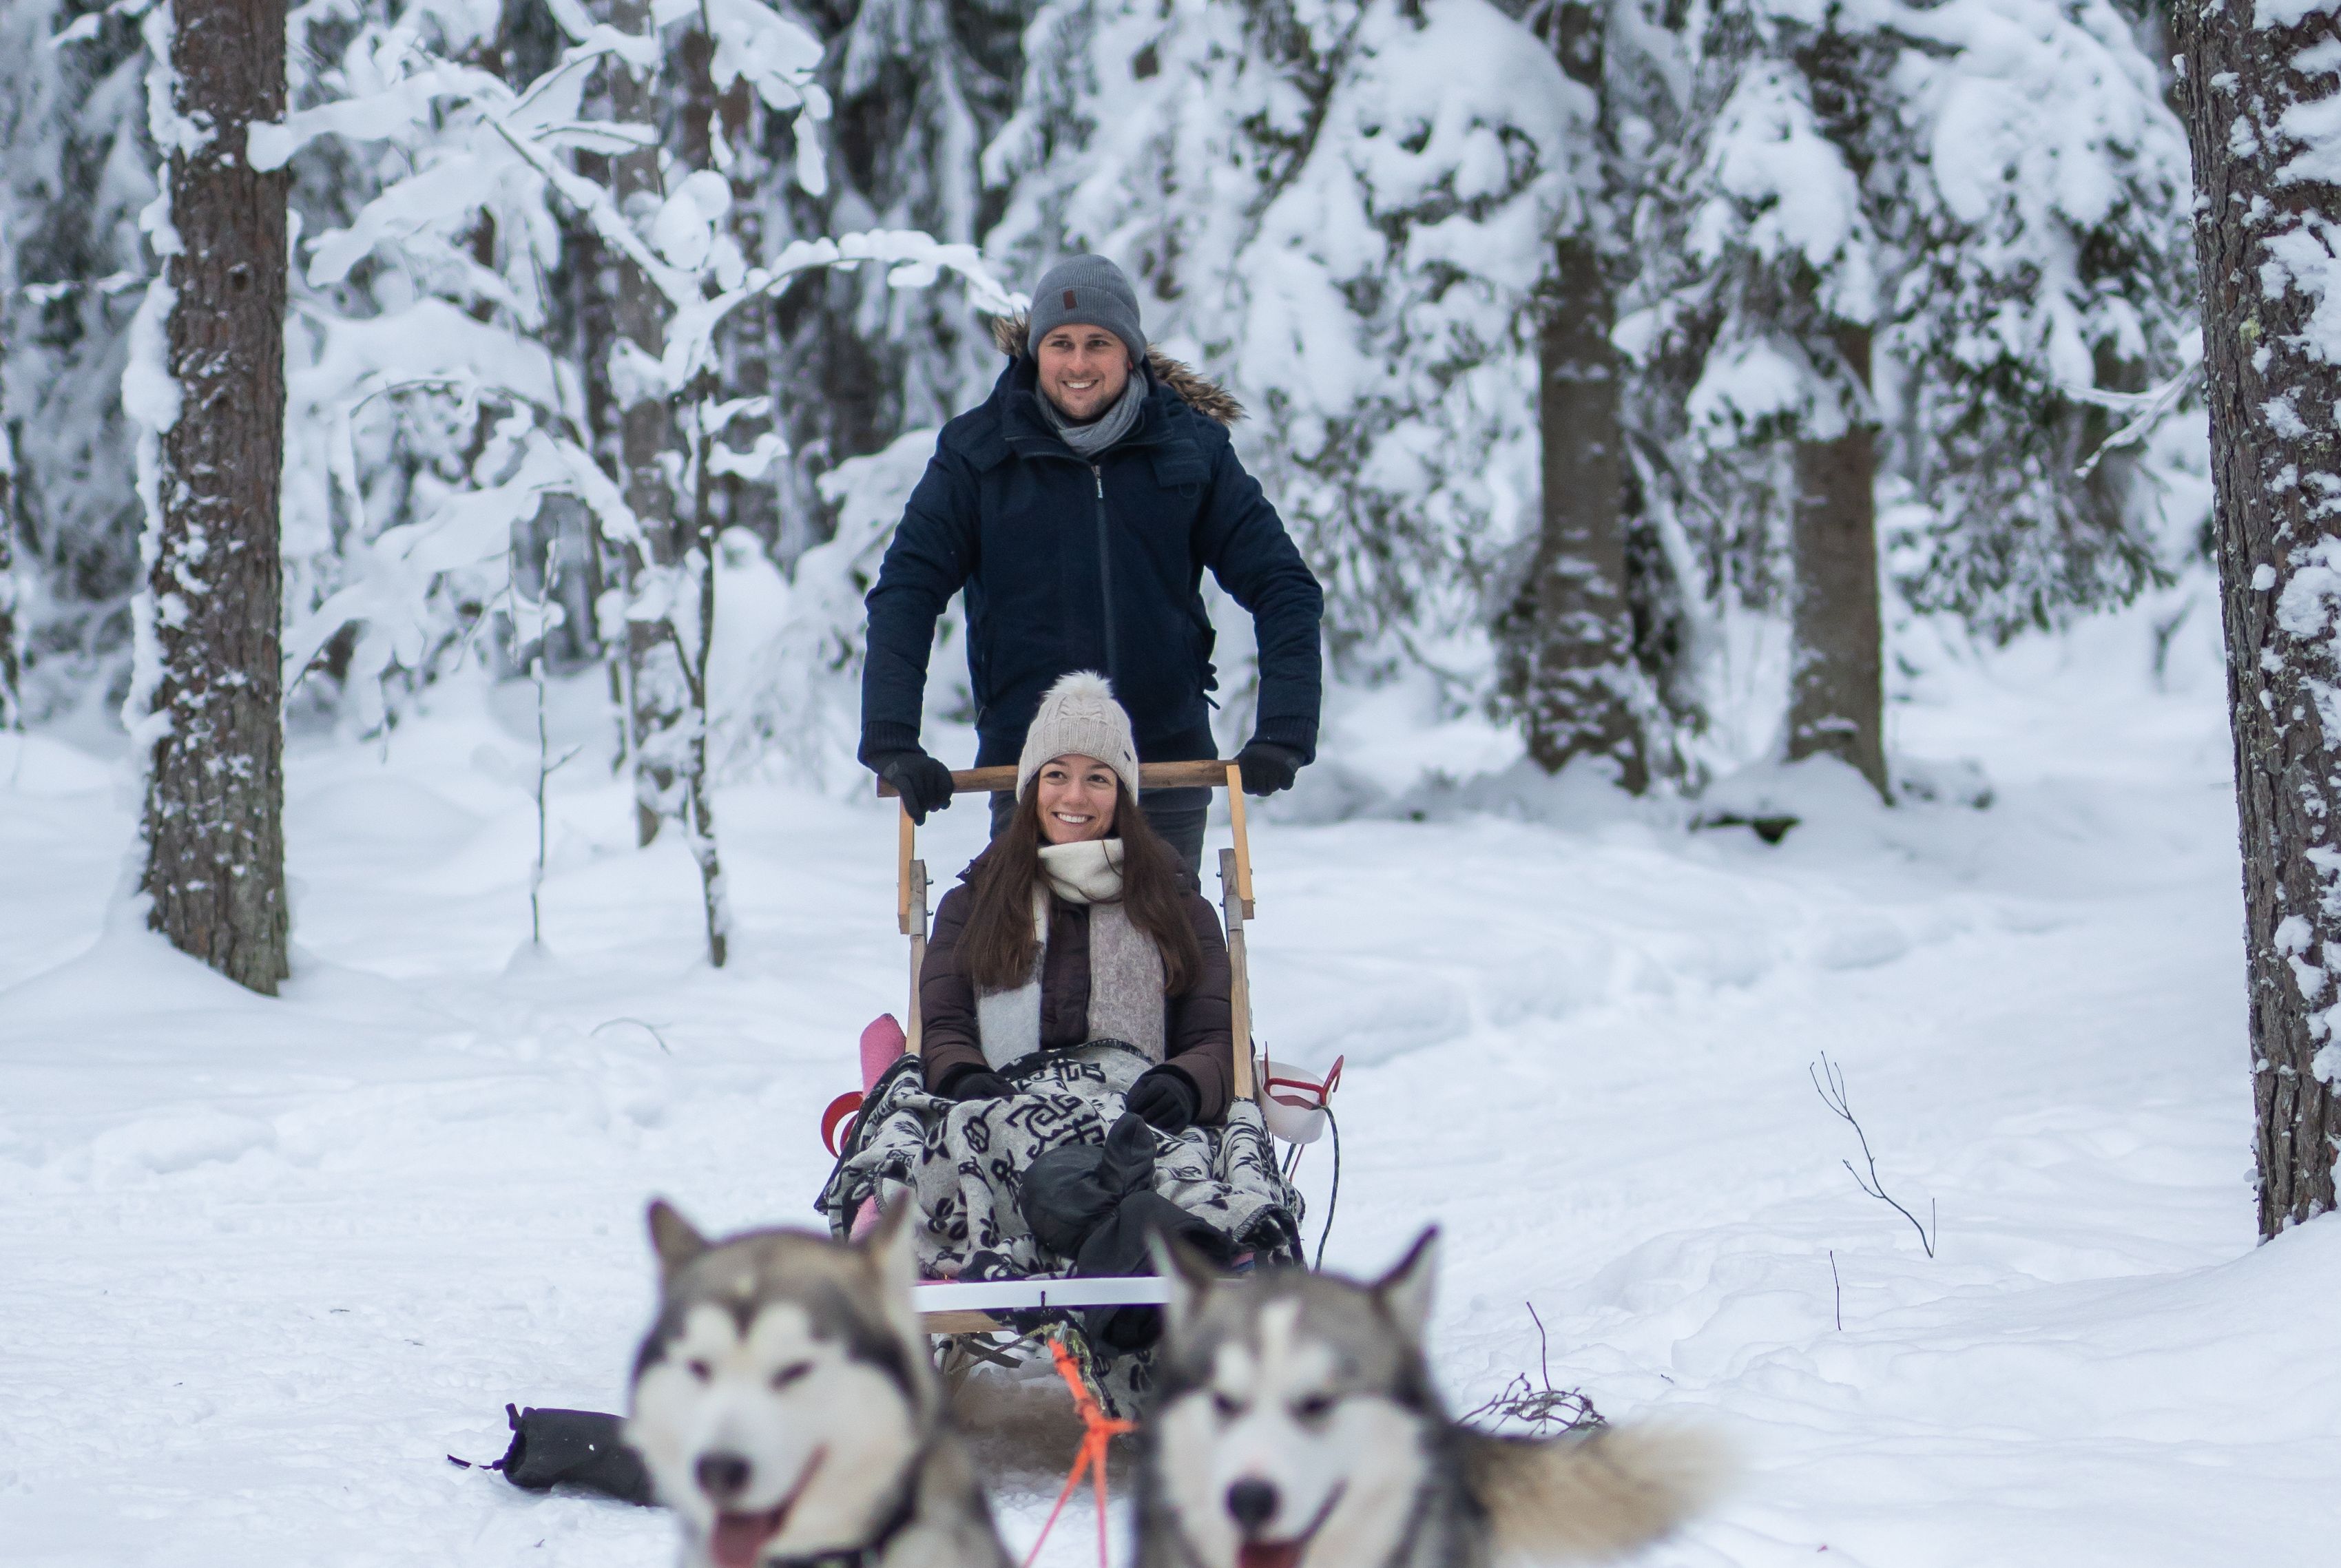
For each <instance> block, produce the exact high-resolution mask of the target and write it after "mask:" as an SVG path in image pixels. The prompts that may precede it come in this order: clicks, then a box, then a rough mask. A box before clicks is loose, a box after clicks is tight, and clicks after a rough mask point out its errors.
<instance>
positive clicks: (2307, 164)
mask: <svg viewBox="0 0 2341 1568" xmlns="http://www.w3.org/2000/svg"><path fill="white" fill-rule="evenodd" d="M2333 20H2334V19H2333V16H2332V15H2331V14H2330V12H2329V11H2328V10H2326V7H2325V6H2324V5H2322V4H2320V3H2319V0H2236V3H2234V4H2230V5H2225V6H2221V7H2216V8H2211V7H2199V6H2195V5H2181V6H2179V7H2177V10H2176V13H2175V15H2174V18H2173V21H2174V28H2175V31H2176V34H2177V44H2178V46H2179V48H2180V50H2181V52H2182V57H2183V59H2184V61H2185V65H2184V75H2183V87H2184V93H2185V97H2186V103H2187V120H2188V129H2189V131H2190V133H2191V135H2192V140H2193V143H2194V172H2195V182H2196V186H2197V190H2198V191H2199V192H2200V194H2201V195H2200V201H2199V203H2198V205H2197V220H2196V227H2195V242H2196V253H2197V259H2198V269H2199V273H2200V276H2201V278H2202V280H2203V361H2204V373H2205V381H2206V384H2207V389H2208V397H2209V402H2210V409H2211V458H2212V462H2211V473H2212V480H2213V484H2214V494H2215V500H2214V504H2213V518H2214V521H2215V525H2216V534H2217V551H2218V561H2219V581H2220V596H2221V601H2222V608H2223V610H2224V611H2225V618H2226V640H2227V680H2228V690H2229V694H2230V696H2231V699H2232V700H2231V703H2230V719H2231V721H2232V723H2233V725H2234V729H2235V742H2236V811H2237V815H2238V816H2239V817H2240V818H2241V819H2242V840H2243V850H2244V931H2245V945H2246V947H2245V951H2246V978H2247V980H2248V985H2249V990H2248V1006H2249V1009H2250V1027H2251V1062H2252V1102H2253V1107H2254V1111H2255V1115H2256V1137H2255V1140H2254V1152H2255V1155H2256V1163H2257V1166H2258V1170H2259V1227H2260V1235H2261V1236H2263V1237H2273V1236H2276V1235H2277V1234H2278V1233H2280V1232H2282V1231H2283V1230H2285V1229H2286V1227H2287V1226H2294V1225H2297V1224H2299V1223H2300V1222H2302V1221H2304V1220H2306V1219H2309V1218H2311V1217H2313V1216H2316V1215H2319V1214H2322V1213H2325V1212H2326V1211H2328V1210H2330V1209H2331V1208H2332V1207H2333V1206H2334V1183H2333V1169H2334V1150H2335V1146H2336V1136H2341V1104H2336V1097H2335V1094H2334V1084H2335V1081H2336V1077H2341V1043H2336V1037H2335V1031H2334V1025H2335V1023H2336V1020H2341V999H2337V998H2336V969H2341V854H2336V845H2335V842H2334V831H2335V825H2336V821H2341V794H2336V787H2335V779H2336V777H2341V460H2337V459H2336V443H2341V380H2336V374H2335V368H2336V365H2341V260H2336V237H2341V94H2336V92H2335V90H2334V78H2335V76H2336V73H2341V40H2336V37H2335V35H2334V31H2333Z"/></svg>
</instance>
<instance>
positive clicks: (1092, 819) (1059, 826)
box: [1033, 756, 1121, 844]
mask: <svg viewBox="0 0 2341 1568" xmlns="http://www.w3.org/2000/svg"><path fill="white" fill-rule="evenodd" d="M1033 782H1034V784H1035V785H1036V786H1037V787H1038V788H1039V789H1040V791H1041V837H1042V838H1043V839H1047V840H1048V841H1049V842H1050V843H1051V844H1078V843H1080V842H1081V841H1082V840H1083V839H1102V838H1104V837H1105V836H1106V835H1107V834H1109V833H1111V832H1112V831H1113V808H1114V800H1115V791H1116V790H1117V789H1119V788H1120V787H1121V779H1120V778H1119V777H1118V776H1117V775H1116V774H1115V772H1114V770H1113V769H1111V768H1109V767H1107V766H1106V765H1105V764H1104V763H1102V762H1101V761H1099V760H1098V759H1096V758H1094V757H1081V756H1072V757H1052V758H1051V759H1049V760H1048V761H1046V762H1044V763H1042V764H1041V771H1040V772H1039V773H1038V774H1037V775H1035V777H1034V779H1033Z"/></svg>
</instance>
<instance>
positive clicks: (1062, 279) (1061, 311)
mask: <svg viewBox="0 0 2341 1568" xmlns="http://www.w3.org/2000/svg"><path fill="white" fill-rule="evenodd" d="M1062 326H1090V327H1103V328H1104V329H1105V330H1106V331H1108V332H1111V333H1112V334H1113V335H1114V336H1116V337H1118V338H1120V339H1121V341H1122V342H1123V343H1124V345H1126V346H1127V347H1128V348H1129V350H1130V362H1131V363H1132V364H1134V365H1143V364H1144V363H1145V362H1146V333H1145V331H1144V330H1143V329H1142V328H1141V327H1140V326H1139V324H1138V291H1137V290H1136V289H1133V288H1131V286H1130V279H1129V277H1128V275H1127V274H1125V273H1123V272H1122V270H1121V268H1120V267H1117V266H1115V265H1114V264H1113V263H1111V262H1110V261H1108V260H1106V259H1105V258H1104V257H1103V256H1095V255H1090V256H1069V257H1067V258H1066V259H1065V260H1063V261H1061V262H1059V263H1057V264H1056V265H1055V266H1053V267H1051V268H1050V269H1049V270H1048V271H1047V272H1046V273H1042V274H1041V282H1040V284H1039V286H1038V287H1036V288H1034V289H1033V291H1032V335H1031V338H1030V339H1028V340H1027V342H1029V343H1030V344H1031V350H1030V351H1028V352H1037V351H1038V350H1039V349H1040V346H1041V339H1042V338H1045V337H1047V336H1048V335H1049V334H1050V333H1051V332H1055V331H1056V330H1057V329H1058V328H1059V327H1062Z"/></svg>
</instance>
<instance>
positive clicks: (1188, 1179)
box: [822, 674, 1300, 1278]
mask: <svg viewBox="0 0 2341 1568" xmlns="http://www.w3.org/2000/svg"><path fill="white" fill-rule="evenodd" d="M1138 786H1139V774H1138V750H1137V747H1136V745H1135V744H1134V743H1133V741H1132V739H1131V725H1130V719H1129V716H1128V715H1127V714H1125V713H1124V712H1123V711H1122V709H1121V704H1120V703H1118V702H1116V701H1115V700H1114V699H1113V693H1112V689H1111V687H1109V686H1108V685H1107V684H1106V681H1105V680H1104V678H1103V677H1101V676H1097V675H1090V674H1080V675H1069V676H1066V677H1065V678H1064V679H1063V680H1060V681H1059V682H1058V683H1057V684H1056V686H1055V687H1053V688H1052V689H1051V690H1050V692H1049V694H1048V696H1047V697H1046V698H1045V699H1043V700H1042V701H1041V708H1040V711H1039V712H1038V713H1037V714H1036V715H1035V716H1034V718H1033V720H1032V725H1031V729H1029V730H1028V731H1027V732H1026V736H1025V741H1024V751H1023V755H1022V757H1021V759H1020V760H1019V762H1018V764H1017V769H1016V796H1017V799H1016V809H1015V812H1014V815H1013V816H1012V817H1011V818H1010V819H1009V822H1008V825H1007V827H1006V828H1005V829H1003V830H1002V831H1001V834H1000V836H999V837H998V838H997V839H994V840H993V842H992V844H991V847H990V848H989V849H986V850H985V851H984V852H983V853H982V854H981V855H979V856H978V857H976V858H975V860H974V862H973V863H972V864H971V865H970V866H969V867H968V868H967V869H966V870H965V871H964V872H962V873H961V886H959V887H957V888H952V889H951V891H950V892H949V893H947V894H945V895H944V896H943V899H942V902H941V907H940V908H938V909H937V910H936V912H935V925H934V930H933V932H932V934H931V936H930V937H929V938H928V942H927V955H926V962H925V967H924V968H923V969H922V970H921V973H920V977H919V998H920V1010H921V1034H922V1038H921V1055H920V1056H919V1057H916V1058H905V1059H904V1060H903V1061H902V1062H900V1063H898V1064H897V1065H896V1067H894V1069H893V1070H892V1071H890V1072H889V1073H888V1074H887V1075H886V1077H884V1078H882V1080H881V1081H880V1082H879V1083H878V1084H877V1085H876V1086H875V1087H873V1088H872V1091H871V1094H870V1097H869V1105H868V1107H867V1108H866V1109H865V1110H864V1112H863V1114H862V1118H861V1121H860V1124H859V1125H858V1126H857V1127H856V1129H855V1131H854V1134H853V1136H852V1141H851V1143H850V1144H849V1145H848V1147H847V1150H846V1154H845V1157H844V1158H843V1159H842V1161H841V1162H840V1164H839V1167H838V1171H837V1174H836V1176H834V1177H833V1178H832V1181H831V1183H830V1186H829V1188H828V1190H827V1191H826V1192H824V1193H823V1194H822V1207H823V1209H824V1210H825V1211H826V1212H827V1213H828V1214H829V1216H830V1217H831V1222H832V1226H835V1227H836V1228H837V1229H838V1230H839V1231H840V1232H841V1234H842V1232H843V1231H844V1229H845V1228H846V1227H847V1226H849V1225H850V1224H851V1223H852V1216H853V1215H854V1214H855V1213H856V1212H857V1211H858V1210H859V1209H860V1207H861V1206H862V1202H863V1200H864V1199H866V1198H869V1197H872V1196H875V1197H878V1198H879V1199H881V1201H882V1202H885V1203H893V1202H897V1201H900V1200H901V1199H902V1198H903V1197H904V1196H911V1197H914V1198H915V1200H916V1202H917V1204H918V1207H919V1212H920V1219H921V1235H920V1261H921V1264H922V1265H924V1268H925V1272H926V1273H927V1274H928V1275H930V1276H931V1277H938V1278H953V1277H966V1278H1004V1277H1021V1276H1024V1275H1048V1274H1067V1273H1076V1272H1077V1273H1081V1274H1084V1275H1104V1274H1134V1273H1145V1272H1149V1267H1148V1265H1147V1263H1146V1262H1145V1256H1146V1255H1145V1240H1144V1237H1145V1233H1146V1232H1147V1231H1148V1230H1150V1229H1153V1228H1173V1229H1177V1230H1178V1231H1180V1234H1181V1235H1182V1236H1186V1237H1187V1238H1188V1239H1190V1241H1194V1242H1197V1243H1199V1244H1200V1245H1203V1246H1204V1247H1205V1248H1206V1249H1207V1250H1209V1251H1216V1252H1218V1253H1219V1254H1220V1255H1221V1256H1223V1257H1226V1258H1229V1259H1231V1260H1232V1259H1235V1258H1238V1257H1240V1255H1242V1254H1244V1253H1247V1252H1250V1253H1258V1254H1262V1255H1273V1256H1278V1257H1289V1256H1290V1255H1291V1252H1290V1237H1291V1236H1294V1235H1295V1234H1296V1230H1295V1225H1296V1222H1297V1219H1298V1217H1299V1209H1300V1200H1299V1197H1298V1196H1297V1195H1296V1194H1295V1193H1294V1192H1293V1191H1292V1189H1291V1187H1290V1186H1289V1185H1288V1184H1287V1183H1286V1182H1285V1181H1284V1180H1283V1178H1282V1176H1281V1175H1280V1173H1279V1171H1278V1169H1277V1167H1276V1164H1275V1161H1274V1159H1273V1157H1272V1156H1271V1155H1270V1146H1269V1140H1268V1135H1267V1133H1266V1131H1265V1129H1264V1128H1263V1127H1262V1126H1261V1124H1260V1114H1259V1111H1258V1109H1257V1107H1254V1106H1253V1105H1251V1104H1250V1102H1249V1101H1233V1100H1232V1095H1231V1092H1230V1091H1231V1089H1232V1087H1233V1083H1234V1049H1235V1047H1234V1042H1233V1040H1232V1039H1231V1038H1230V1029H1229V1018H1230V1011H1229V997H1228V987H1229V968H1228V948H1227V939H1226V938H1225V937H1223V936H1222V935H1221V934H1220V924H1219V919H1218V917H1217V916H1216V915H1215V914H1214V913H1213V912H1212V910H1211V907H1210V905H1209V904H1207V903H1205V902H1204V901H1203V899H1202V898H1201V896H1200V895H1199V894H1198V893H1196V892H1195V891H1194V890H1193V888H1192V887H1191V886H1190V884H1189V882H1188V880H1187V878H1186V877H1185V876H1184V875H1183V874H1182V873H1181V871H1180V868H1179V867H1178V865H1177V863H1176V861H1175V860H1174V859H1173V858H1171V855H1170V851H1169V849H1167V848H1166V847H1165V846H1164V845H1163V843H1162V840H1161V839H1159V838H1157V837H1156V836H1155V833H1154V831H1153V829H1151V828H1150V827H1149V826H1148V825H1147V821H1146V818H1145V816H1144V814H1143V813H1141V811H1140V810H1139V809H1138V806H1137V799H1138Z"/></svg>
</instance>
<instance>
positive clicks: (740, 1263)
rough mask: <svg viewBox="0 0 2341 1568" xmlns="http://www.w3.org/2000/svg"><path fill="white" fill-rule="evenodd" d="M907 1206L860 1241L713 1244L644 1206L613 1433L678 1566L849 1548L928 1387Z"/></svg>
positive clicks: (905, 1457) (748, 1565)
mask: <svg viewBox="0 0 2341 1568" xmlns="http://www.w3.org/2000/svg"><path fill="white" fill-rule="evenodd" d="M907 1213H908V1210H907V1209H898V1210H896V1211H895V1212H894V1214H893V1215H892V1216H890V1217H889V1219H888V1220H882V1221H881V1222H880V1225H879V1227H878V1230H877V1231H876V1232H874V1233H873V1234H872V1238H871V1241H870V1243H869V1245H866V1246H861V1247H849V1246H845V1245H840V1244H838V1243H836V1242H832V1241H831V1240H829V1239H828V1238H826V1237H822V1236H812V1235H808V1234H804V1233H802V1232H792V1231H756V1232H752V1233H749V1234H748V1235H745V1236H735V1237H733V1238H732V1239H731V1240H730V1241H727V1242H723V1243H720V1244H716V1245H709V1244H708V1243H707V1241H706V1240H705V1239H704V1238H702V1236H700V1235H699V1234H698V1233H697V1231H696V1230H694V1229H692V1227H691V1226H690V1225H689V1223H688V1222H687V1221H685V1220H683V1219H682V1216H679V1215H676V1214H674V1213H673V1212H672V1210H671V1209H667V1208H666V1207H665V1206H664V1205H659V1206H654V1208H653V1210H652V1220H651V1226H652V1237H653V1240H654V1241H655V1243H656V1245H657V1247H658V1250H659V1256H660V1260H661V1264H662V1268H663V1270H664V1280H663V1283H662V1291H661V1296H662V1299H661V1302H660V1310H659V1316H658V1321H657V1322H656V1323H655V1324H653V1325H652V1329H651V1332H650V1334H649V1335H648V1336H647V1337H646V1338H645V1339H644V1341H643V1346H642V1350H641V1352H640V1354H639V1355H638V1357H637V1359H636V1363H635V1371H634V1381H633V1411H632V1415H631V1418H630V1419H629V1420H628V1422H627V1424H626V1441H627V1443H628V1444H631V1445H632V1446H633V1448H634V1450H635V1451H636V1452H637V1453H639V1454H641V1455H642V1457H643V1464H645V1466H647V1467H648V1469H649V1471H650V1473H651V1478H652V1483H653V1484H654V1486H655V1487H656V1490H657V1492H658V1495H659V1501H660V1502H662V1503H665V1504H666V1505H667V1506H668V1507H669V1508H670V1509H672V1511H673V1512H674V1513H675V1515H676V1517H677V1519H678V1520H679V1521H680V1522H681V1523H682V1529H683V1535H684V1542H685V1548H684V1553H683V1562H684V1563H685V1564H686V1565H687V1568H767V1565H768V1564H770V1563H776V1562H780V1561H783V1560H786V1559H791V1558H804V1557H814V1556H819V1555H821V1554H822V1553H834V1552H850V1551H854V1550H858V1549H860V1548H861V1547H862V1545H864V1544H865V1543H868V1542H869V1540H870V1539H871V1537H872V1535H873V1534H874V1533H875V1532H876V1531H877V1529H878V1527H879V1525H880V1523H882V1521H883V1520H884V1519H885V1517H886V1513H887V1511H888V1509H889V1508H890V1507H892V1504H893V1502H894V1500H895V1499H897V1498H898V1497H899V1496H900V1495H901V1492H902V1484H903V1480H902V1478H903V1477H904V1475H905V1474H908V1473H909V1471H910V1470H911V1467H912V1466H913V1465H914V1464H917V1463H918V1462H919V1455H920V1454H921V1450H922V1445H923V1443H924V1441H925V1433H926V1424H927V1416H926V1414H925V1413H926V1412H927V1411H930V1410H931V1408H932V1407H931V1404H929V1403H928V1401H929V1400H931V1398H932V1396H933V1394H934V1390H933V1387H932V1384H931V1373H930V1372H929V1369H928V1366H927V1360H926V1355H927V1349H926V1346H927V1337H926V1335H925V1333H924V1331H923V1330H922V1329H921V1327H920V1325H919V1319H918V1314H917V1310H916V1309H915V1308H914V1307H913V1306H912V1305H911V1295H910V1287H911V1281H913V1280H915V1279H916V1278H917V1277H918V1259H917V1255H916V1253H915V1251H914V1250H913V1245H914V1243H913V1238H912V1233H911V1226H910V1225H909V1224H907V1223H905V1221H904V1216H905V1215H906V1214H907Z"/></svg>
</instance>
